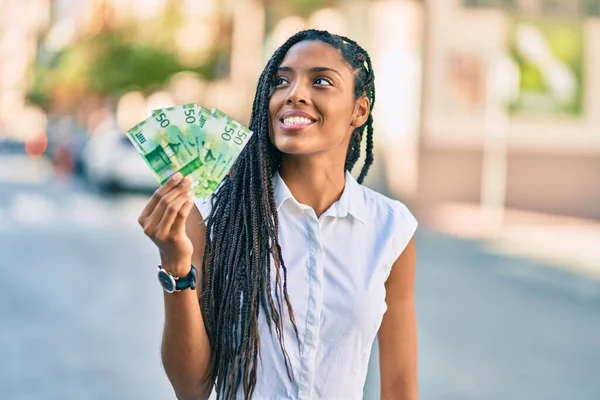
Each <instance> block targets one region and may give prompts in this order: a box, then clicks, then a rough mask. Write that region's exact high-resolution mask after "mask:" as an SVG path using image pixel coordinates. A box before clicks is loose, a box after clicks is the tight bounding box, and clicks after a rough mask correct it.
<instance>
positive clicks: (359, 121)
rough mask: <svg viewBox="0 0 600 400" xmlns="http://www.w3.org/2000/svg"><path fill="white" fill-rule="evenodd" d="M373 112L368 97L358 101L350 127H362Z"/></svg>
mask: <svg viewBox="0 0 600 400" xmlns="http://www.w3.org/2000/svg"><path fill="white" fill-rule="evenodd" d="M370 112H371V101H370V100H369V98H368V97H367V96H362V97H360V98H359V99H358V100H356V104H355V105H354V113H353V114H352V122H351V123H350V125H351V126H352V127H353V128H358V127H361V126H363V125H364V124H365V122H367V119H368V118H369V113H370Z"/></svg>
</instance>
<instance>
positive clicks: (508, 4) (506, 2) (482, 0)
mask: <svg viewBox="0 0 600 400" xmlns="http://www.w3.org/2000/svg"><path fill="white" fill-rule="evenodd" d="M516 3H517V2H516V0H464V5H465V7H493V8H505V9H508V10H512V9H515V8H516V6H517V4H516Z"/></svg>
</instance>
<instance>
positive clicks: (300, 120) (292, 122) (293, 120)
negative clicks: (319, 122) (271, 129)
mask: <svg viewBox="0 0 600 400" xmlns="http://www.w3.org/2000/svg"><path fill="white" fill-rule="evenodd" d="M280 121H281V122H283V124H284V125H289V126H305V125H310V124H312V123H313V122H314V121H313V120H311V119H309V118H305V117H287V118H282V119H281V120H280Z"/></svg>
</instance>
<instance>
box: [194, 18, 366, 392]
mask: <svg viewBox="0 0 600 400" xmlns="http://www.w3.org/2000/svg"><path fill="white" fill-rule="evenodd" d="M301 41H321V42H324V43H327V44H329V45H331V46H332V47H333V48H335V49H338V50H339V51H340V53H341V55H342V57H343V59H344V60H345V62H346V63H347V64H348V66H349V67H350V68H351V70H352V71H353V72H354V97H355V99H358V98H360V97H361V96H367V97H368V98H369V100H370V111H372V109H373V105H374V103H375V87H374V79H375V77H374V74H373V68H372V66H371V59H370V58H369V55H368V54H367V52H366V51H365V50H364V49H363V48H362V47H360V46H359V45H358V44H357V43H356V42H354V41H352V40H350V39H348V38H346V37H343V36H338V35H334V34H330V33H329V32H326V31H319V30H305V31H301V32H298V33H296V34H295V35H293V36H292V37H290V38H289V39H288V40H287V41H286V42H285V43H284V44H283V45H282V46H281V47H279V49H277V50H276V51H275V53H274V54H273V56H272V57H271V59H270V60H269V61H268V63H267V65H266V67H265V69H264V71H263V72H262V74H261V75H260V78H259V81H258V86H257V89H256V95H255V98H254V103H253V106H252V114H251V117H250V126H249V127H250V129H251V130H252V131H253V132H254V135H253V136H252V137H251V138H250V140H249V141H248V144H247V145H246V147H245V149H244V150H243V151H242V153H241V154H240V156H239V158H238V160H237V161H236V164H235V166H234V168H233V169H232V171H231V173H230V174H229V175H228V176H227V177H226V178H225V179H224V180H223V183H222V185H221V186H220V187H219V189H218V190H217V191H216V192H215V193H214V195H213V197H212V199H211V203H212V211H211V213H210V215H209V216H208V218H207V219H206V245H205V251H204V257H203V263H202V264H203V265H202V266H203V268H202V271H203V273H202V274H201V287H200V288H201V295H200V302H201V306H202V311H203V316H204V319H205V326H206V330H207V334H208V337H209V341H210V345H211V349H212V360H211V367H212V377H213V379H214V382H215V391H216V393H217V397H218V398H219V399H232V398H234V397H235V395H236V391H237V390H238V388H239V386H240V385H242V387H243V391H244V396H245V398H246V399H249V398H251V397H252V394H253V392H254V389H255V387H256V375H257V367H258V357H259V355H260V343H261V341H260V336H259V330H258V321H259V313H260V312H264V313H265V317H266V321H267V322H268V327H269V331H270V332H271V334H273V329H274V331H275V334H276V335H277V339H278V341H279V344H280V347H281V351H282V352H283V355H284V360H285V366H286V372H287V375H288V377H289V379H290V380H292V379H293V377H292V371H291V365H290V360H289V356H288V354H287V352H286V350H285V344H284V338H283V321H282V318H283V317H282V316H283V315H284V313H283V303H285V306H286V308H287V310H288V314H289V319H290V322H291V323H292V326H293V330H294V333H295V335H296V340H297V341H298V343H299V334H298V329H297V327H296V322H295V319H294V312H293V309H292V305H291V303H290V299H289V296H288V292H287V270H286V267H285V263H284V260H283V256H282V252H281V246H280V245H279V234H278V225H279V220H278V215H277V208H276V203H275V196H274V189H273V181H272V178H273V174H274V173H275V171H276V170H277V168H278V167H279V164H280V161H281V152H280V151H279V150H277V148H275V146H274V145H273V143H272V142H271V140H270V138H269V126H270V116H269V99H270V96H271V94H272V92H273V89H274V80H273V79H274V75H275V73H276V71H277V68H278V67H279V65H280V64H281V62H282V60H283V58H284V57H285V55H286V53H287V51H288V50H289V49H290V47H292V46H293V45H294V44H296V43H298V42H301ZM365 127H366V131H367V138H366V155H365V162H364V165H363V167H362V169H361V171H360V174H359V176H358V178H357V181H358V182H359V183H362V181H363V179H364V177H365V176H366V175H367V172H368V170H369V167H370V166H371V164H372V163H373V117H372V115H371V113H369V116H368V119H367V121H366V122H365V124H364V125H362V126H361V127H358V128H356V129H355V130H354V132H353V133H352V137H351V140H350V143H349V146H348V152H347V155H346V162H345V169H346V170H348V171H351V170H352V168H353V167H354V165H355V164H356V162H357V160H358V159H359V156H360V148H361V142H362V139H363V132H364V130H365ZM272 269H274V271H273V272H274V273H275V282H274V285H275V288H274V289H275V290H274V293H275V296H273V295H272V293H273V291H272V289H273V288H272V280H271V270H272ZM273 297H275V298H273Z"/></svg>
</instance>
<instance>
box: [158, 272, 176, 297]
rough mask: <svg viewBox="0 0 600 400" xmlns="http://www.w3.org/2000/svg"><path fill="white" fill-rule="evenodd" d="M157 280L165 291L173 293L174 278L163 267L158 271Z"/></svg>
mask: <svg viewBox="0 0 600 400" xmlns="http://www.w3.org/2000/svg"><path fill="white" fill-rule="evenodd" d="M158 281H159V282H160V285H161V286H162V287H163V289H165V291H166V292H168V293H173V292H174V291H175V279H174V278H173V277H172V276H171V275H169V274H168V273H167V271H165V270H163V269H161V270H159V271H158Z"/></svg>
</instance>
